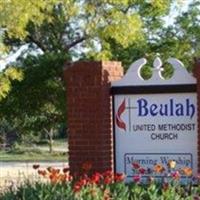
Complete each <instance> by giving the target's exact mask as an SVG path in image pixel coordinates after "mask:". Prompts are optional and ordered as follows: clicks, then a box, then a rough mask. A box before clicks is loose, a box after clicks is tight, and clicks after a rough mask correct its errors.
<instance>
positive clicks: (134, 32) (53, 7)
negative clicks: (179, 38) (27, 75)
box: [0, 0, 172, 59]
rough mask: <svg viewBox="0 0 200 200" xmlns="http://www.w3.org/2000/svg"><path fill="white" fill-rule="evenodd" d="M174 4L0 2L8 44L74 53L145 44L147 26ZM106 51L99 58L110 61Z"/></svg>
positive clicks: (167, 0)
mask: <svg viewBox="0 0 200 200" xmlns="http://www.w3.org/2000/svg"><path fill="white" fill-rule="evenodd" d="M171 4H172V1H171V0H150V1H140V0H129V1H128V0H123V1H122V0H120V1H119V0H113V1H110V0H99V1H94V0H91V1H86V0H83V1H82V0H78V1H74V0H64V1H60V0H49V1H43V0H38V1H37V2H35V1H33V0H31V1H26V0H22V1H18V0H10V1H0V26H1V27H4V28H5V29H4V30H5V40H4V42H5V44H7V45H11V46H12V45H20V44H23V43H33V44H36V45H37V47H38V48H40V49H42V50H43V51H51V52H52V51H54V52H59V51H65V52H68V51H69V50H70V51H71V53H72V52H73V49H72V48H73V47H74V46H76V45H77V44H82V46H83V47H86V48H87V49H88V50H89V51H90V52H91V53H92V52H93V51H95V50H96V45H95V42H96V41H97V42H98V43H99V44H100V45H101V46H102V47H103V46H104V45H105V43H107V40H108V39H109V38H111V39H113V40H115V41H116V42H117V43H119V44H120V45H122V46H123V47H128V46H129V45H131V44H133V43H134V42H135V41H142V40H143V39H144V33H145V29H144V28H145V27H144V25H146V24H147V23H149V19H152V18H156V17H161V16H164V15H166V14H167V13H168V12H169V10H170V6H171ZM97 8H98V9H97ZM104 51H105V50H104V49H102V52H101V51H100V54H99V55H96V56H97V57H98V58H99V59H100V58H101V57H104V58H105V55H107V58H109V57H108V54H107V53H103V52H104ZM73 53H74V52H73ZM97 53H98V52H96V54H97ZM101 54H102V55H101Z"/></svg>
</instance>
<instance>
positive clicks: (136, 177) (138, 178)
mask: <svg viewBox="0 0 200 200" xmlns="http://www.w3.org/2000/svg"><path fill="white" fill-rule="evenodd" d="M140 180H141V176H140V175H135V176H133V181H134V182H135V183H139V182H140Z"/></svg>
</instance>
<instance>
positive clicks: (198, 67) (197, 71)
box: [193, 59, 200, 173]
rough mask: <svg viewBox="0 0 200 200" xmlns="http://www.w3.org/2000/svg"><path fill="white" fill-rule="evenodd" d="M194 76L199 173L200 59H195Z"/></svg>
mask: <svg viewBox="0 0 200 200" xmlns="http://www.w3.org/2000/svg"><path fill="white" fill-rule="evenodd" d="M193 74H194V77H195V78H196V79H197V129H198V141H197V143H198V150H197V151H198V161H197V162H198V173H200V60H197V59H196V60H195V64H194V70H193Z"/></svg>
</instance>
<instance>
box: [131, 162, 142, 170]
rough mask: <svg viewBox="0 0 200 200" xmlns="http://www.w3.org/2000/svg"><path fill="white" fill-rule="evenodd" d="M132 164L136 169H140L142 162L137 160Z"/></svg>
mask: <svg viewBox="0 0 200 200" xmlns="http://www.w3.org/2000/svg"><path fill="white" fill-rule="evenodd" d="M132 166H133V168H134V169H139V168H140V164H139V163H137V162H133V163H132Z"/></svg>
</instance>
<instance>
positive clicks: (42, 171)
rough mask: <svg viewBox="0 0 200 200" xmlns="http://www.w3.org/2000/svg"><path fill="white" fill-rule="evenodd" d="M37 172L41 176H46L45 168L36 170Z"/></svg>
mask: <svg viewBox="0 0 200 200" xmlns="http://www.w3.org/2000/svg"><path fill="white" fill-rule="evenodd" d="M38 174H39V175H41V176H46V174H47V172H46V171H45V170H38Z"/></svg>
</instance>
